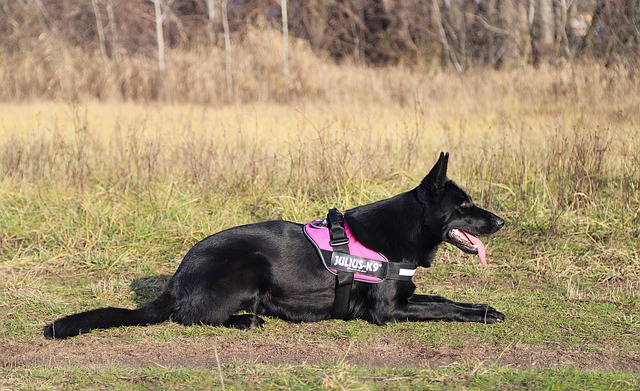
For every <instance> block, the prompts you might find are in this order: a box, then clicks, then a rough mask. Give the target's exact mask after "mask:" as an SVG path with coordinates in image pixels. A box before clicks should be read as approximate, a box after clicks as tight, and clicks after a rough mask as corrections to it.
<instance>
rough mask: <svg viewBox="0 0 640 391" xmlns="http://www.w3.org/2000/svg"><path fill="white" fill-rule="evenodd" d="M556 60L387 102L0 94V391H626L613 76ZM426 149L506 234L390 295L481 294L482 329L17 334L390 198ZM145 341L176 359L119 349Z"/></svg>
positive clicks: (618, 126)
mask: <svg viewBox="0 0 640 391" xmlns="http://www.w3.org/2000/svg"><path fill="white" fill-rule="evenodd" d="M580 69H582V70H581V71H580V70H578V71H576V70H575V69H565V70H561V71H560V72H559V73H550V72H549V71H548V70H547V71H544V70H543V71H540V73H538V74H534V73H532V71H530V70H524V71H522V72H521V73H518V72H513V73H508V72H507V73H504V74H499V75H498V74H494V73H490V72H489V73H482V72H481V73H479V74H475V75H464V76H461V77H448V78H447V77H445V76H440V75H439V76H434V81H433V82H434V84H435V85H436V86H437V87H438V88H435V87H432V86H429V85H427V84H426V81H425V80H426V79H421V80H423V81H422V82H421V83H422V84H420V83H418V86H417V87H412V88H410V89H408V90H407V91H408V92H406V94H407V95H404V96H405V98H404V99H403V100H402V101H403V102H400V101H395V102H390V101H386V100H383V101H381V102H378V103H375V102H373V99H371V100H361V99H353V101H351V102H348V101H345V100H340V99H337V100H336V101H335V102H334V103H327V102H325V101H322V100H321V101H315V100H301V101H300V102H299V103H296V104H288V105H278V104H268V103H260V104H258V103H256V104H240V105H234V106H225V107H220V108H211V107H205V106H199V105H180V104H175V105H148V104H123V103H96V102H87V103H83V104H72V105H66V104H60V103H51V102H33V103H30V104H24V103H23V104H9V103H4V104H1V105H0V111H2V113H3V116H2V117H0V182H1V185H0V232H1V233H2V234H1V235H0V257H1V261H0V273H1V274H2V279H0V309H1V310H2V312H3V314H4V316H3V317H0V335H1V336H2V340H1V342H0V344H2V345H3V348H4V349H3V350H5V351H7V352H9V354H8V355H6V357H5V358H4V359H3V361H2V369H1V370H0V373H1V374H2V376H1V378H2V380H1V383H0V388H5V387H6V388H12V389H15V388H18V389H38V388H47V389H49V388H54V389H55V388H80V387H82V388H90V389H91V388H93V389H104V388H116V389H138V388H145V389H146V388H167V389H171V388H178V387H180V388H193V389H202V388H215V387H219V386H221V380H220V378H221V376H220V374H222V379H223V381H224V384H225V387H226V388H227V389H246V388H256V389H299V388H307V387H314V388H324V389H340V388H356V389H405V388H409V387H412V388H425V389H461V388H472V389H474V388H482V389H486V388H504V389H512V388H524V389H531V388H533V389H584V388H595V389H598V388H601V389H611V388H619V389H633V388H634V387H635V388H637V387H638V377H637V372H638V367H639V366H640V363H639V362H638V359H637V355H638V352H639V351H640V340H639V337H638V332H637V330H638V328H639V327H638V326H639V323H640V303H639V294H638V292H639V291H640V253H639V252H638V249H637V243H638V239H639V238H640V229H639V228H638V227H639V226H640V208H639V207H638V205H640V160H638V157H637V156H638V154H637V152H638V151H640V122H639V120H638V118H640V116H639V114H640V106H639V105H638V102H637V99H636V95H635V91H637V89H633V88H631V86H633V85H636V86H637V82H636V81H635V80H634V79H624V78H623V77H622V76H621V74H620V70H615V69H613V70H604V69H600V68H597V67H596V68H594V69H591V70H589V68H580ZM370 72H374V73H375V72H378V71H376V70H371V71H370ZM395 72H400V71H399V70H396V71H395ZM405 76H406V78H407V79H410V78H411V77H413V76H415V75H405ZM384 77H385V76H381V78H382V79H383V80H385V79H384ZM595 81H597V83H596V82H595ZM522 85H531V86H532V89H533V90H534V91H535V93H534V94H533V95H531V93H530V92H528V90H526V89H525V88H524V87H521V86H522ZM465 91H466V92H465ZM436 92H437V93H438V94H439V95H434V94H435V93H436ZM407 96H410V97H407ZM440 150H448V151H450V152H451V153H452V156H451V164H450V176H451V177H452V178H454V179H455V180H456V181H457V182H458V183H460V184H461V185H463V187H465V188H467V189H468V190H469V191H470V193H471V194H472V196H473V197H474V200H475V201H476V202H477V203H478V204H480V205H482V206H485V207H487V208H488V209H491V210H494V211H495V212H496V213H498V214H500V215H502V216H503V217H505V218H506V220H507V226H506V227H505V228H504V229H503V230H502V231H500V232H499V233H498V234H497V235H495V236H494V237H492V238H491V239H488V240H487V244H488V249H489V262H490V265H491V267H489V268H486V269H483V268H480V267H479V266H478V264H477V261H476V260H475V259H473V258H471V257H469V256H467V255H464V254H461V253H460V252H459V251H457V250H454V249H451V248H448V247H446V246H445V247H443V248H442V249H441V251H440V253H439V254H438V257H437V260H436V264H435V265H434V267H433V268H431V269H430V270H422V271H420V272H419V274H418V275H417V276H416V277H415V278H414V281H415V282H416V284H417V285H418V289H419V290H420V291H422V292H427V293H435V294H442V295H444V296H447V297H451V298H454V299H458V300H461V301H470V302H489V303H491V304H492V305H494V306H495V307H496V308H498V309H499V310H501V311H503V312H505V313H506V314H507V315H508V320H507V322H505V323H502V324H499V325H492V326H485V325H479V324H448V323H406V324H405V323H400V324H393V325H388V326H385V327H378V326H372V325H369V324H367V323H365V322H361V321H355V322H337V321H329V322H321V323H319V324H314V325H294V324H290V323H287V322H283V321H280V320H277V319H269V320H268V323H267V327H266V328H264V329H262V330H257V331H253V332H248V333H245V332H239V331H236V330H226V329H222V328H211V327H204V326H197V327H188V328H185V327H180V326H178V325H175V324H171V323H166V324H163V325H159V326H153V327H149V328H146V329H142V328H135V327H132V328H122V329H118V330H110V331H106V332H96V333H92V334H91V335H88V336H83V337H80V338H78V339H76V340H73V341H71V342H62V343H57V342H55V343H52V342H51V341H44V340H43V339H42V337H41V336H40V328H41V326H42V325H43V324H44V323H45V322H47V321H50V320H51V319H53V318H55V317H58V316H60V315H62V314H69V313H72V312H75V311H80V310H85V309H90V308H95V307H98V306H102V305H117V306H127V307H134V306H136V305H138V304H140V303H144V302H146V301H148V300H151V299H152V298H153V297H155V295H156V294H157V293H158V291H159V290H161V289H162V287H163V286H164V284H165V283H166V280H167V277H166V276H168V275H170V274H172V273H173V271H174V270H175V268H176V267H177V265H178V264H179V262H180V259H181V257H182V256H183V255H184V253H185V252H186V251H187V250H188V248H189V247H190V246H192V245H193V244H194V243H195V242H197V241H198V240H200V239H202V238H204V237H205V236H207V235H209V234H211V233H213V232H216V231H219V230H221V229H224V228H227V227H231V226H234V225H238V224H243V223H249V222H254V221H259V220H265V219H275V218H282V219H288V220H294V221H307V220H310V219H313V218H316V217H318V216H322V215H323V214H325V213H326V210H327V208H328V207H330V206H333V205H336V206H339V207H340V208H342V209H346V208H349V207H352V206H355V205H359V204H363V203H367V202H372V201H375V200H378V199H381V198H386V197H389V196H392V195H394V194H397V193H398V192H401V191H405V190H408V189H410V188H412V187H413V186H415V185H416V184H417V183H418V182H419V181H420V179H421V178H422V176H423V175H424V174H425V173H426V171H427V170H428V169H429V168H430V166H431V165H432V164H433V162H434V161H435V158H436V156H437V152H439V151H440ZM190 341H192V342H190ZM198 344H200V345H198ZM212 344H213V346H218V352H219V353H220V357H221V364H220V366H218V364H217V362H216V361H215V359H214V356H213V352H212V350H211V346H212ZM163 346H169V347H170V346H175V347H176V349H177V352H174V353H172V354H171V355H170V356H171V357H172V358H173V360H178V361H179V360H185V361H179V363H178V364H176V363H175V362H173V361H168V362H167V361H161V362H158V363H156V364H154V362H155V361H153V360H152V359H151V358H149V357H147V356H144V357H142V358H137V359H136V358H135V357H137V356H135V355H134V353H132V352H131V350H130V349H138V350H140V351H143V352H149V353H148V354H152V353H153V352H154V351H155V350H158V351H163V350H162V349H163ZM366 348H371V349H372V350H371V351H367V350H366ZM265 349H266V350H265ZM269 349H271V350H269ZM385 349H386V350H385ZM30 352H38V354H40V356H33V354H35V353H30ZM127 352H129V353H127ZM30 354H31V355H30ZM74 354H77V355H80V354H91V355H95V360H97V361H96V363H97V364H95V365H92V364H91V363H90V362H91V360H89V361H82V360H78V359H77V358H74V357H75V356H74ZM126 354H133V355H134V358H133V359H131V360H129V361H127V359H126V357H127V356H126ZM378 354H379V357H381V358H377V357H378V356H376V355H378ZM111 356H113V357H114V358H113V361H109V360H110V359H109V357H111ZM204 358H206V360H208V361H206V368H204V367H203V365H204V364H202V361H199V360H202V359H204ZM382 358H384V359H385V360H386V359H390V358H392V359H393V360H390V361H385V362H384V363H383V362H381V360H382ZM165 359H166V357H165ZM154 360H155V359H154ZM189 360H192V361H189ZM104 362H106V363H107V364H104ZM100 363H103V364H100ZM109 363H110V364H109ZM180 363H182V364H180Z"/></svg>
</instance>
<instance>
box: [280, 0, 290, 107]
mask: <svg viewBox="0 0 640 391" xmlns="http://www.w3.org/2000/svg"><path fill="white" fill-rule="evenodd" d="M280 8H281V10H282V54H283V56H284V85H285V90H286V95H287V98H288V97H289V17H288V16H287V0H280Z"/></svg>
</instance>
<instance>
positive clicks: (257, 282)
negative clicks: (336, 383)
mask: <svg viewBox="0 0 640 391" xmlns="http://www.w3.org/2000/svg"><path fill="white" fill-rule="evenodd" d="M448 159H449V154H444V153H441V154H440V158H439V160H438V162H437V163H436V164H435V166H434V167H433V168H432V169H431V171H430V172H429V174H428V175H427V176H426V177H425V178H424V179H423V180H422V182H421V183H420V185H419V186H418V187H416V188H415V189H413V190H411V191H408V192H406V193H402V194H399V195H397V196H395V197H392V198H389V199H386V200H382V201H378V202H375V203H372V204H369V205H363V206H359V207H356V208H354V209H351V210H348V211H347V212H346V213H345V219H346V220H347V222H348V224H349V227H350V228H351V230H352V232H353V235H354V236H355V237H356V239H357V240H359V241H360V242H362V243H363V244H364V245H365V246H366V247H369V248H371V249H373V250H376V251H378V252H380V253H382V254H384V255H385V256H386V258H387V259H388V260H389V261H390V262H410V263H413V264H414V265H416V266H423V267H429V266H430V265H431V261H432V260H433V258H434V256H435V253H436V250H437V249H438V245H439V244H440V243H442V242H443V241H445V242H450V243H452V244H455V245H457V246H458V247H460V248H461V249H462V250H464V251H466V252H469V253H474V252H475V250H474V249H473V248H468V247H464V246H461V245H460V244H459V243H456V242H455V241H454V240H452V238H451V237H450V235H449V232H450V230H451V229H453V228H458V229H463V230H465V231H467V232H469V233H471V234H473V235H489V234H492V233H494V232H496V231H497V230H499V229H500V228H501V227H502V225H503V224H504V221H503V220H502V219H501V218H500V217H498V216H496V215H494V214H493V213H490V212H488V211H486V210H483V209H480V208H479V207H477V206H475V205H474V204H473V203H472V202H471V199H470V197H469V195H467V193H465V192H464V191H463V190H462V189H461V188H460V187H458V186H457V185H456V184H455V183H454V182H453V181H451V180H449V179H448V178H447V163H448ZM302 227H303V226H302V225H301V224H296V223H292V222H288V221H268V222H262V223H257V224H250V225H244V226H240V227H235V228H231V229H228V230H226V231H222V232H219V233H217V234H215V235H212V236H209V237H207V238H206V239H204V240H202V241H201V242H199V243H198V244H196V245H195V246H194V247H193V248H191V250H189V252H188V253H187V255H186V256H185V257H184V260H183V261H182V263H181V264H180V266H179V267H178V270H177V271H176V273H175V275H174V276H173V277H172V278H171V281H170V282H169V284H168V286H167V288H166V290H165V291H164V292H163V293H162V294H161V295H160V296H159V297H158V298H157V299H156V300H154V301H152V302H151V303H149V304H147V305H145V306H143V307H141V308H138V309H134V310H129V309H123V308H113V307H109V308H100V309H96V310H92V311H87V312H83V313H79V314H75V315H70V316H67V317H65V318H61V319H58V320H56V321H55V322H53V323H52V324H50V325H48V326H46V327H45V328H44V335H45V337H47V338H68V337H72V336H75V335H78V334H81V333H86V332H88V331H89V330H93V329H106V328H110V327H117V326H125V325H127V326H131V325H148V324H154V323H160V322H163V321H165V320H167V319H169V318H170V317H172V318H173V320H174V321H176V322H178V323H181V324H184V325H192V324H208V325H214V326H218V325H225V326H228V327H237V328H243V329H244V328H250V327H253V326H261V325H262V324H263V323H264V321H263V320H262V319H261V318H259V317H258V316H257V314H264V315H267V316H277V317H279V318H282V319H285V320H288V321H292V322H316V321H321V320H325V319H329V318H331V314H332V305H333V301H334V296H335V289H334V288H335V283H336V278H335V276H333V275H332V274H331V273H329V272H328V271H327V270H326V269H325V267H324V266H323V264H322V262H321V261H320V259H319V257H318V254H317V252H316V250H315V249H314V247H313V245H312V244H311V243H310V242H309V240H308V239H307V238H306V237H305V234H304V233H303V229H302ZM415 288H416V287H415V285H414V284H413V283H412V282H411V281H398V280H384V281H383V282H381V283H377V284H369V283H362V282H355V283H354V284H353V286H352V291H351V301H350V304H349V310H348V314H347V316H346V319H355V318H362V319H366V320H367V321H369V322H371V323H375V324H380V325H382V324H385V323H387V322H402V321H426V320H443V321H463V322H484V323H495V322H500V321H502V320H504V318H505V316H504V315H503V314H501V313H500V312H498V311H496V310H495V309H493V308H491V307H489V306H488V305H478V304H465V303H457V302H453V301H450V300H447V299H445V298H442V297H439V296H426V295H418V294H414V290H415ZM243 310H244V311H248V312H249V314H243V315H235V313H236V312H238V311H243Z"/></svg>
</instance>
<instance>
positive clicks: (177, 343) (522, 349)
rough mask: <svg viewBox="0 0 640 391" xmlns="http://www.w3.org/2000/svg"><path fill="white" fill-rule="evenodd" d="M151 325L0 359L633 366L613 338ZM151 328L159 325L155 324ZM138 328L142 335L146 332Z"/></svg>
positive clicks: (23, 363) (99, 363)
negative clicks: (269, 331)
mask: <svg viewBox="0 0 640 391" xmlns="http://www.w3.org/2000/svg"><path fill="white" fill-rule="evenodd" d="M156 327H162V326H161V325H159V326H152V327H149V328H144V329H143V328H141V329H139V330H137V331H139V332H140V333H141V334H140V336H143V338H135V340H132V339H131V337H130V334H127V332H126V331H120V330H112V331H109V332H106V333H93V334H91V335H84V336H80V337H77V338H73V339H69V340H64V341H52V340H45V339H44V338H42V337H39V336H34V337H29V338H25V339H20V340H6V339H5V340H2V341H0V352H2V354H1V355H0V366H2V367H5V368H25V367H33V366H47V367H49V368H51V367H54V368H65V367H79V368H87V369H91V368H100V367H104V366H118V367H126V368H136V369H138V368H148V367H153V366H163V367H170V366H174V367H186V368H213V367H217V365H218V360H219V362H220V364H223V365H224V364H227V363H231V362H249V363H254V364H260V363H266V364H271V365H287V364H289V365H299V364H308V365H314V364H327V363H330V362H333V363H345V364H352V365H358V366H363V367H390V368H392V367H393V368H402V367H423V368H424V367H426V368H435V367H438V366H443V365H449V364H454V363H459V364H466V365H469V366H475V365H480V364H481V365H485V366H488V365H492V364H499V365H507V366H512V367H516V368H521V369H529V368H536V369H540V368H557V367H563V368H576V369H581V370H601V371H613V372H618V371H625V372H636V373H638V372H640V353H638V352H625V351H624V350H622V349H616V347H615V346H605V345H603V346H602V347H600V348H598V349H590V350H589V351H572V350H559V349H556V348H555V347H554V346H549V345H544V344H541V345H530V344H526V345H525V344H519V343H517V342H516V343H512V344H508V345H506V346H494V345H490V344H480V345H473V346H471V345H470V344H465V347H462V348H452V347H446V346H440V347H429V346H425V345H424V344H422V343H421V342H420V341H414V340H407V339H399V338H398V337H397V336H393V335H391V334H390V333H387V332H381V333H380V334H379V336H378V338H376V340H375V341H370V340H360V339H353V340H350V339H348V338H345V339H326V338H324V339H316V338H313V334H314V331H315V330H316V328H318V327H319V326H318V325H317V324H291V325H290V328H291V333H290V334H288V336H286V337H283V336H282V335H278V336H277V337H274V336H264V337H262V336H261V337H252V338H234V337H233V336H228V335H226V336H220V335H211V336H196V337H175V338H171V339H169V340H167V341H162V340H159V339H158V338H156V337H152V334H154V330H153V329H154V328H156ZM288 327H289V326H288ZM137 331H136V333H137ZM157 332H158V329H156V330H155V333H157ZM145 334H148V336H149V338H145V337H144V336H145ZM136 336H138V335H137V334H136ZM216 355H217V356H218V358H217V359H216Z"/></svg>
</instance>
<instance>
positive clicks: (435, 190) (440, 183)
mask: <svg viewBox="0 0 640 391" xmlns="http://www.w3.org/2000/svg"><path fill="white" fill-rule="evenodd" d="M448 164H449V153H448V152H447V153H444V152H440V158H439V159H438V161H437V162H436V164H435V165H434V166H433V168H432V169H431V171H429V173H428V174H427V176H426V177H424V179H423V180H422V183H420V192H419V193H420V195H421V196H424V193H426V194H429V195H430V196H432V197H437V196H438V195H439V194H440V193H441V192H442V190H444V185H445V184H446V183H447V181H448V179H447V166H448Z"/></svg>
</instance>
